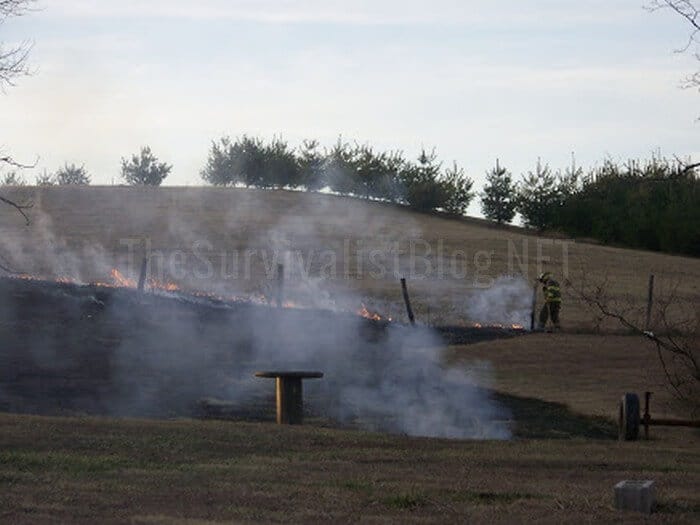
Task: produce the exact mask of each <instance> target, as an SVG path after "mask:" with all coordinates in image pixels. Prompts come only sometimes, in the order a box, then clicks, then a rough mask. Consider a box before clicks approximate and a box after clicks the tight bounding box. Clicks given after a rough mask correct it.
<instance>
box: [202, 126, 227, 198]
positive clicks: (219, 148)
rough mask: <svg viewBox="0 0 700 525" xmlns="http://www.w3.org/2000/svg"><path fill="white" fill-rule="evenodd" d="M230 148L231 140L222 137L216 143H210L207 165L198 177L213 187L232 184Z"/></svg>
mask: <svg viewBox="0 0 700 525" xmlns="http://www.w3.org/2000/svg"><path fill="white" fill-rule="evenodd" d="M232 147H233V146H232V144H231V139H229V138H228V137H222V138H221V139H219V141H218V142H216V141H212V143H211V148H210V150H209V156H208V157H207V164H206V166H204V169H202V171H201V172H200V174H199V175H200V177H202V179H204V180H205V181H207V182H208V183H210V184H213V185H214V186H229V185H231V184H233V183H234V174H233V167H232V166H231V156H232V155H231V149H232Z"/></svg>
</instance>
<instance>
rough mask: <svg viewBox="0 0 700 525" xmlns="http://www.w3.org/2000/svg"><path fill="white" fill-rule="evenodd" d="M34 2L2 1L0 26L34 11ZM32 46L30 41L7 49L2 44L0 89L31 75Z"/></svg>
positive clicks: (0, 48)
mask: <svg viewBox="0 0 700 525" xmlns="http://www.w3.org/2000/svg"><path fill="white" fill-rule="evenodd" d="M34 3H35V2H34V0H0V26H1V25H2V24H3V23H4V22H5V21H6V20H7V19H8V18H12V17H16V16H22V15H24V14H25V13H27V12H29V11H31V10H32V7H33V4H34ZM31 48H32V44H31V42H29V41H25V42H22V43H20V44H17V45H15V46H11V47H9V48H6V47H5V46H4V45H3V44H2V43H0V88H3V89H4V88H5V87H7V86H12V85H14V79H15V78H16V77H18V76H22V75H27V74H29V68H28V66H27V59H28V58H29V51H30V50H31Z"/></svg>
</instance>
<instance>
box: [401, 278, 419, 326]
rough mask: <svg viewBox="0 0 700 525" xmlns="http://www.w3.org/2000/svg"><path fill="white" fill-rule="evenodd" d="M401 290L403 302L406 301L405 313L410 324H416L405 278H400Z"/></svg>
mask: <svg viewBox="0 0 700 525" xmlns="http://www.w3.org/2000/svg"><path fill="white" fill-rule="evenodd" d="M401 292H402V293H403V302H404V303H406V313H407V314H408V320H409V322H410V323H411V325H415V324H416V318H415V317H414V316H413V308H411V299H410V298H409V297H408V288H407V287H406V278H405V277H402V278H401Z"/></svg>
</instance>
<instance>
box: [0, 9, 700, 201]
mask: <svg viewBox="0 0 700 525" xmlns="http://www.w3.org/2000/svg"><path fill="white" fill-rule="evenodd" d="M643 3H644V0H631V1H629V0H585V1H576V2H574V1H569V0H566V1H565V0H529V1H527V2H523V1H522V0H500V1H494V0H474V1H470V0H461V1H459V0H432V1H430V2H425V1H416V0H403V1H399V0H375V1H369V0H356V1H354V2H346V1H340V0H278V1H271V0H255V1H252V0H250V1H248V0H241V1H236V0H200V1H198V2H192V1H189V0H141V1H136V0H99V1H98V0H39V2H38V6H39V10H37V11H35V12H33V13H30V14H28V15H26V16H24V17H22V18H14V19H10V20H7V21H6V22H5V23H4V24H3V25H0V41H2V42H4V44H5V45H12V44H13V43H17V42H20V41H25V40H31V41H32V42H33V43H34V47H33V49H32V51H31V58H30V66H31V68H32V70H33V74H32V75H31V76H29V77H24V78H20V79H18V81H17V82H16V84H17V85H16V86H15V87H10V88H8V89H6V90H5V93H4V94H0V146H1V147H2V151H3V152H5V153H11V154H12V156H13V157H14V158H15V159H17V160H20V161H23V162H33V161H34V160H35V159H36V158H38V162H37V167H36V168H35V169H32V170H27V171H26V172H25V174H24V176H25V177H26V178H27V179H28V180H30V181H32V180H33V179H34V177H35V175H36V174H38V173H40V172H42V171H43V170H47V171H48V172H52V171H55V170H56V169H57V168H59V167H60V166H61V165H63V164H64V163H65V162H69V163H76V164H84V165H85V168H86V169H87V170H88V172H89V173H90V174H91V175H92V178H93V183H95V184H112V183H118V182H119V170H120V159H121V158H122V157H126V156H129V155H131V154H132V153H135V152H137V151H138V149H139V148H140V147H141V146H143V145H149V146H151V148H152V150H153V152H154V153H155V154H156V155H157V156H158V157H159V158H160V159H161V160H164V161H167V162H169V163H171V164H173V171H172V174H171V175H170V177H169V178H168V179H167V180H166V184H169V185H194V184H200V183H201V180H200V177H199V172H200V170H201V168H202V166H203V165H204V163H205V160H206V157H207V153H208V149H209V146H210V144H211V141H212V140H216V139H218V138H220V137H222V136H224V135H228V136H231V137H235V136H238V135H241V134H244V133H245V134H252V135H258V136H260V137H263V138H266V139H269V138H272V137H273V136H282V137H283V138H285V139H287V140H288V141H289V142H290V143H291V144H292V145H298V144H299V143H300V142H301V141H302V140H303V139H305V138H316V139H319V140H320V141H321V143H322V144H326V145H331V144H332V143H333V142H335V141H336V139H337V137H338V136H339V135H342V136H343V137H344V138H345V139H347V140H348V141H355V140H356V141H358V142H362V143H365V142H367V143H370V144H372V145H374V146H375V147H377V148H379V149H386V150H389V149H391V150H403V151H404V153H405V154H406V155H407V156H409V157H415V156H417V155H418V153H419V152H420V149H421V148H423V147H425V148H428V149H432V148H435V149H436V152H437V154H438V157H439V158H440V159H441V160H443V161H444V162H445V163H446V164H447V163H449V164H451V163H452V161H456V162H457V163H458V164H459V165H460V166H461V167H463V168H464V169H465V171H466V173H467V174H468V175H469V176H470V177H472V178H473V179H474V180H475V187H476V188H480V187H481V186H482V184H483V180H484V175H485V172H486V170H488V169H489V168H490V167H491V166H492V165H493V164H494V162H495V159H496V158H498V159H500V162H501V164H502V165H505V166H506V167H508V168H509V169H510V170H511V171H512V172H513V174H514V175H515V176H516V178H517V177H519V176H520V174H522V173H524V172H526V171H527V170H529V169H533V168H534V166H535V165H536V163H537V159H538V158H540V157H541V158H542V160H543V161H544V162H547V163H549V164H550V165H551V166H552V167H553V168H564V167H566V166H568V165H569V164H570V162H571V156H572V154H574V155H575V158H576V161H577V164H580V165H582V166H584V167H589V166H594V165H596V164H600V163H601V162H602V161H603V160H604V159H606V158H613V159H616V160H626V159H628V158H638V157H649V156H650V155H651V154H652V153H655V152H661V153H662V154H665V155H669V156H672V155H679V156H684V157H685V156H692V157H693V158H694V159H695V160H698V157H700V140H699V139H700V121H698V116H700V94H699V93H698V92H697V90H682V89H680V88H679V85H680V83H681V81H682V79H683V78H684V77H685V76H687V75H689V74H690V73H692V72H693V71H694V70H695V69H696V68H697V67H698V62H697V61H696V60H695V58H694V57H693V56H692V55H691V54H680V53H676V52H674V51H675V50H677V49H678V48H681V47H683V46H684V45H685V43H686V41H687V37H688V35H689V27H687V22H685V21H683V20H681V19H680V18H678V17H677V16H674V15H673V14H672V13H670V12H656V13H649V12H647V11H646V10H645V9H643ZM477 208H478V206H477ZM470 211H472V212H476V211H477V210H476V208H474V207H472V208H471V209H470Z"/></svg>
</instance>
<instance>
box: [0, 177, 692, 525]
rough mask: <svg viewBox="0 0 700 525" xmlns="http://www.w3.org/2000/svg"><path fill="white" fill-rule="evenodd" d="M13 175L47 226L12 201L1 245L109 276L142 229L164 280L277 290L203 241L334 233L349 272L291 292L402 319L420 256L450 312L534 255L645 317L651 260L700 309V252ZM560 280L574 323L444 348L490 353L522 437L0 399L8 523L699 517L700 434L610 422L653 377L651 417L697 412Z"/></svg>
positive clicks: (425, 313)
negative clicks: (647, 490) (387, 262)
mask: <svg viewBox="0 0 700 525" xmlns="http://www.w3.org/2000/svg"><path fill="white" fill-rule="evenodd" d="M9 195H10V196H13V197H15V198H19V199H20V200H28V201H32V202H34V208H33V210H32V224H31V225H29V226H25V225H24V223H23V222H22V220H21V218H19V217H17V216H16V215H15V214H13V213H12V212H11V211H10V210H8V209H6V208H0V225H2V226H1V228H0V253H2V255H3V256H4V257H5V258H6V259H8V262H10V263H11V264H12V265H13V266H14V267H16V268H17V269H18V270H22V271H25V272H27V273H32V274H38V275H47V276H54V277H72V278H77V279H80V280H82V281H95V280H109V271H110V269H111V268H113V267H116V268H122V269H124V271H125V272H126V273H129V271H130V270H131V273H133V272H137V271H138V268H137V266H138V262H137V263H136V267H134V265H129V261H128V259H129V251H128V250H129V245H130V244H129V243H131V244H132V245H136V243H143V242H144V240H145V239H147V240H148V243H150V247H151V249H152V250H155V251H160V252H162V256H161V257H160V263H163V265H162V266H163V267H164V268H166V269H167V270H168V272H166V273H167V274H166V275H163V278H164V279H165V280H168V281H173V282H177V283H178V284H180V285H181V286H183V287H186V288H190V289H196V290H215V291H217V292H219V293H228V292H231V293H234V292H235V293H241V292H246V293H269V290H270V282H269V280H268V279H267V277H268V276H266V275H265V265H266V261H265V260H264V257H260V258H258V259H255V258H253V261H254V262H253V263H252V264H251V270H250V274H249V275H246V274H245V272H243V273H241V274H239V275H238V276H237V278H233V277H231V276H230V275H226V274H225V272H224V273H222V272H220V271H218V270H216V268H215V271H214V272H213V275H208V276H204V275H203V274H202V272H197V271H196V270H197V268H198V266H197V265H198V264H199V265H200V266H201V265H202V260H200V259H198V258H197V256H196V255H195V254H193V245H194V243H200V244H199V245H198V246H200V247H201V246H202V244H201V243H205V245H206V246H211V250H208V249H207V250H205V252H206V253H205V255H206V256H207V257H208V260H215V259H216V257H214V254H217V253H219V252H225V253H227V254H232V253H237V252H244V251H245V250H252V249H257V250H259V253H267V252H266V251H265V250H268V249H275V248H281V249H283V250H299V251H301V252H303V253H305V254H309V253H317V254H318V253H321V250H327V251H326V252H323V253H326V254H328V253H332V254H335V262H337V263H338V266H337V267H336V268H337V269H338V271H337V272H336V275H335V276H332V275H331V276H330V277H329V278H327V279H324V280H318V279H307V280H306V281H307V282H303V283H302V282H295V280H294V277H293V276H290V279H289V282H287V283H286V284H287V286H289V289H290V293H291V292H296V293H299V294H302V292H303V291H304V290H305V289H306V291H307V294H309V295H314V294H315V296H316V298H318V297H319V296H320V297H321V298H322V299H324V300H328V301H333V300H337V301H340V300H341V299H342V300H343V301H349V302H352V301H355V302H356V303H361V302H367V303H368V304H373V305H377V307H378V308H379V307H381V309H382V312H383V313H386V314H389V315H392V316H393V317H395V318H399V319H402V318H403V315H404V314H403V310H402V307H403V306H402V302H401V291H400V288H399V287H398V284H397V277H398V276H399V275H407V276H408V277H409V286H410V289H411V293H412V298H413V301H414V302H415V306H416V310H417V316H418V318H419V320H420V321H423V322H430V323H435V324H437V323H466V322H470V321H471V319H469V318H466V317H465V313H464V312H465V310H466V307H467V305H468V304H469V303H470V301H474V300H476V298H477V297H478V294H480V293H482V292H483V288H482V287H481V286H479V285H480V284H484V283H488V281H489V279H492V278H496V277H498V276H499V275H501V274H504V273H516V274H517V273H523V274H525V276H526V277H527V278H528V279H529V280H532V279H533V278H534V277H535V275H536V274H537V273H538V272H539V271H540V270H541V268H540V267H539V266H541V267H542V268H544V269H547V270H551V271H553V272H554V273H555V274H556V275H558V276H560V278H562V277H563V276H564V275H565V274H568V278H569V279H570V280H571V281H572V282H573V283H574V285H575V286H577V285H579V284H581V283H582V280H583V279H584V278H585V281H586V282H587V283H602V282H603V281H607V282H608V290H609V295H610V297H611V300H612V301H615V302H616V303H617V305H618V307H620V308H623V307H624V308H628V309H629V310H628V315H630V316H631V317H633V318H635V319H639V318H640V316H642V315H643V311H644V307H645V301H646V287H647V279H648V275H649V274H650V273H654V274H655V275H656V280H657V285H658V289H657V292H658V294H659V296H661V297H663V296H664V295H667V294H668V293H670V291H671V290H672V289H673V288H675V287H676V286H679V287H678V289H677V290H676V292H675V293H676V294H677V305H678V309H677V310H676V314H675V315H681V314H682V313H683V312H685V313H688V312H690V313H693V312H696V311H697V310H698V308H699V307H700V260H698V259H692V258H684V257H675V256H670V255H663V254H656V253H650V252H642V251H633V250H624V249H619V248H612V247H605V246H599V245H595V244H587V243H583V242H575V241H573V240H567V239H548V238H542V237H537V236H534V235H529V234H528V233H527V232H525V231H523V230H521V229H518V228H513V227H503V228H498V227H493V226H491V225H489V224H487V223H485V222H484V221H480V220H476V219H465V220H454V219H447V218H441V217H436V216H430V215H419V214H414V213H410V212H408V211H406V210H404V209H401V208H397V207H393V206H388V205H385V204H381V203H372V202H369V203H368V202H362V201H358V200H352V199H347V198H339V197H332V196H324V195H315V194H298V193H291V192H284V191H280V192H262V191H253V190H236V189H230V190H228V189H226V190H221V189H211V188H197V189H178V188H162V189H149V188H145V189H141V188H139V189H136V188H116V187H115V188H103V187H97V188H48V189H34V188H21V189H16V190H11V191H10V192H9ZM395 242H398V243H399V244H398V246H396V245H394V244H393V243H395ZM142 246H143V244H138V246H137V248H136V249H135V252H136V260H137V261H138V260H140V257H141V254H142V250H143V247H142ZM411 246H414V248H416V250H419V251H418V252H414V253H412V252H411ZM428 247H429V249H430V255H429V256H425V252H426V249H427V248H428ZM372 250H377V252H372ZM436 250H439V253H440V254H441V255H443V256H444V255H446V256H447V260H451V259H452V256H454V258H455V260H458V261H462V262H466V263H467V271H466V274H465V275H456V274H450V272H449V271H447V272H445V273H444V274H443V275H442V276H441V275H435V273H434V272H433V273H430V274H428V275H425V272H423V270H421V267H420V266H419V265H420V264H422V265H423V269H425V265H426V264H429V265H431V266H433V267H436V266H437V265H438V259H437V258H436V257H435V253H436ZM180 251H181V252H182V253H183V254H184V255H183V259H182V260H178V261H176V262H177V264H175V265H173V264H172V260H171V257H172V254H175V253H179V252H180ZM394 252H396V253H397V254H398V257H397V258H396V261H397V262H395V263H394V262H393V261H394V259H391V260H392V264H395V265H396V267H395V268H394V267H391V268H390V270H391V271H388V272H386V274H385V275H380V276H376V275H370V274H369V270H368V267H367V266H364V265H365V264H366V263H367V262H370V263H371V259H370V256H371V254H372V253H375V254H376V253H380V254H385V255H386V254H392V253H394ZM358 253H359V254H360V257H359V259H360V260H361V261H363V262H362V265H363V267H362V268H358ZM526 255H527V258H528V264H527V265H525V264H524V261H525V257H526ZM177 257H179V256H177ZM426 257H427V258H426ZM538 259H544V260H545V261H544V263H543V264H542V265H539V264H538ZM475 261H476V263H475ZM486 261H490V262H489V264H486ZM312 262H313V264H312V265H311V270H312V271H311V273H312V274H314V273H315V272H317V271H321V270H322V269H323V265H324V261H323V260H322V259H315V260H314V261H312ZM375 262H376V261H375ZM540 262H541V261H540ZM155 263H156V264H154V266H156V265H157V264H158V263H159V261H157V260H156V261H155ZM268 263H269V261H268ZM412 265H414V268H413V269H414V270H415V272H411V269H412V268H411V266H412ZM214 267H216V265H214ZM200 269H201V268H200ZM174 274H176V275H174ZM421 277H424V278H421ZM562 280H563V278H562ZM475 283H476V284H477V286H475ZM304 286H305V287H306V288H304ZM564 300H565V302H564V309H563V313H562V314H563V322H564V331H563V332H562V333H557V334H532V335H527V336H523V337H519V338H513V339H504V340H499V341H492V342H485V343H479V344H474V345H464V346H452V347H449V348H446V349H444V356H445V361H446V363H447V364H449V365H451V366H462V365H463V364H467V363H468V364H470V365H471V364H473V363H474V361H475V360H477V361H479V362H483V363H485V365H484V366H488V367H490V368H491V370H492V376H493V378H492V382H490V383H488V384H484V385H483V386H484V387H486V388H489V389H491V390H492V392H493V393H492V395H493V396H494V397H495V398H496V399H497V400H500V401H502V403H503V404H504V405H505V406H507V407H509V409H510V411H511V413H512V421H511V428H512V430H513V432H514V435H515V439H513V440H511V441H505V442H504V441H458V440H439V439H427V438H412V437H407V436H396V435H386V434H379V433H375V434H373V433H365V432H360V431H355V430H342V429H338V428H334V427H332V426H331V425H330V424H329V422H327V421H323V420H312V421H310V422H309V424H307V425H305V426H303V427H297V428H283V427H278V426H276V425H274V424H272V423H242V422H227V421H192V420H172V421H148V420H129V419H124V420H119V419H100V418H50V417H36V416H27V415H10V414H0V521H2V522H8V523H44V522H76V523H95V522H107V523H109V522H132V523H219V522H243V523H245V522H260V521H263V522H282V521H293V522H320V521H323V522H328V521H332V522H351V521H368V522H387V521H398V522H408V521H410V522H423V523H431V522H469V523H521V522H527V521H537V522H551V523H582V522H635V523H636V522H640V521H644V522H649V523H697V522H698V521H700V493H699V491H698V487H700V446H699V445H700V433H698V431H690V430H684V429H659V428H654V429H652V440H650V441H639V442H633V443H620V442H617V441H616V440H615V424H614V417H615V414H616V403H617V400H618V399H619V397H620V395H621V394H623V393H624V392H639V393H641V392H643V391H645V390H652V391H654V398H653V401H652V415H656V414H658V415H671V416H679V415H684V412H683V411H682V410H681V409H680V408H679V407H678V406H677V405H675V404H674V402H673V401H672V398H671V397H670V395H669V394H668V393H667V392H666V390H665V389H664V388H663V378H662V374H661V371H660V369H659V365H658V362H657V360H656V358H655V354H654V352H653V347H651V346H648V345H647V343H646V342H645V341H644V340H641V339H640V338H638V337H635V336H630V335H627V334H625V333H624V331H621V330H620V329H619V327H618V326H616V325H614V324H612V323H599V322H598V320H597V319H596V314H595V312H593V311H592V310H591V309H590V308H589V307H588V306H587V305H585V304H583V303H581V302H579V301H576V300H574V298H573V297H572V295H571V292H570V290H567V289H565V291H564ZM0 328H1V327H0ZM623 479H654V480H656V482H657V484H658V501H659V507H658V509H657V512H656V513H654V514H653V515H652V516H650V517H647V518H642V517H641V516H637V515H634V514H620V513H618V512H617V511H615V510H614V509H613V505H612V502H613V499H612V487H613V485H614V484H615V483H616V482H618V481H620V480H623Z"/></svg>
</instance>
